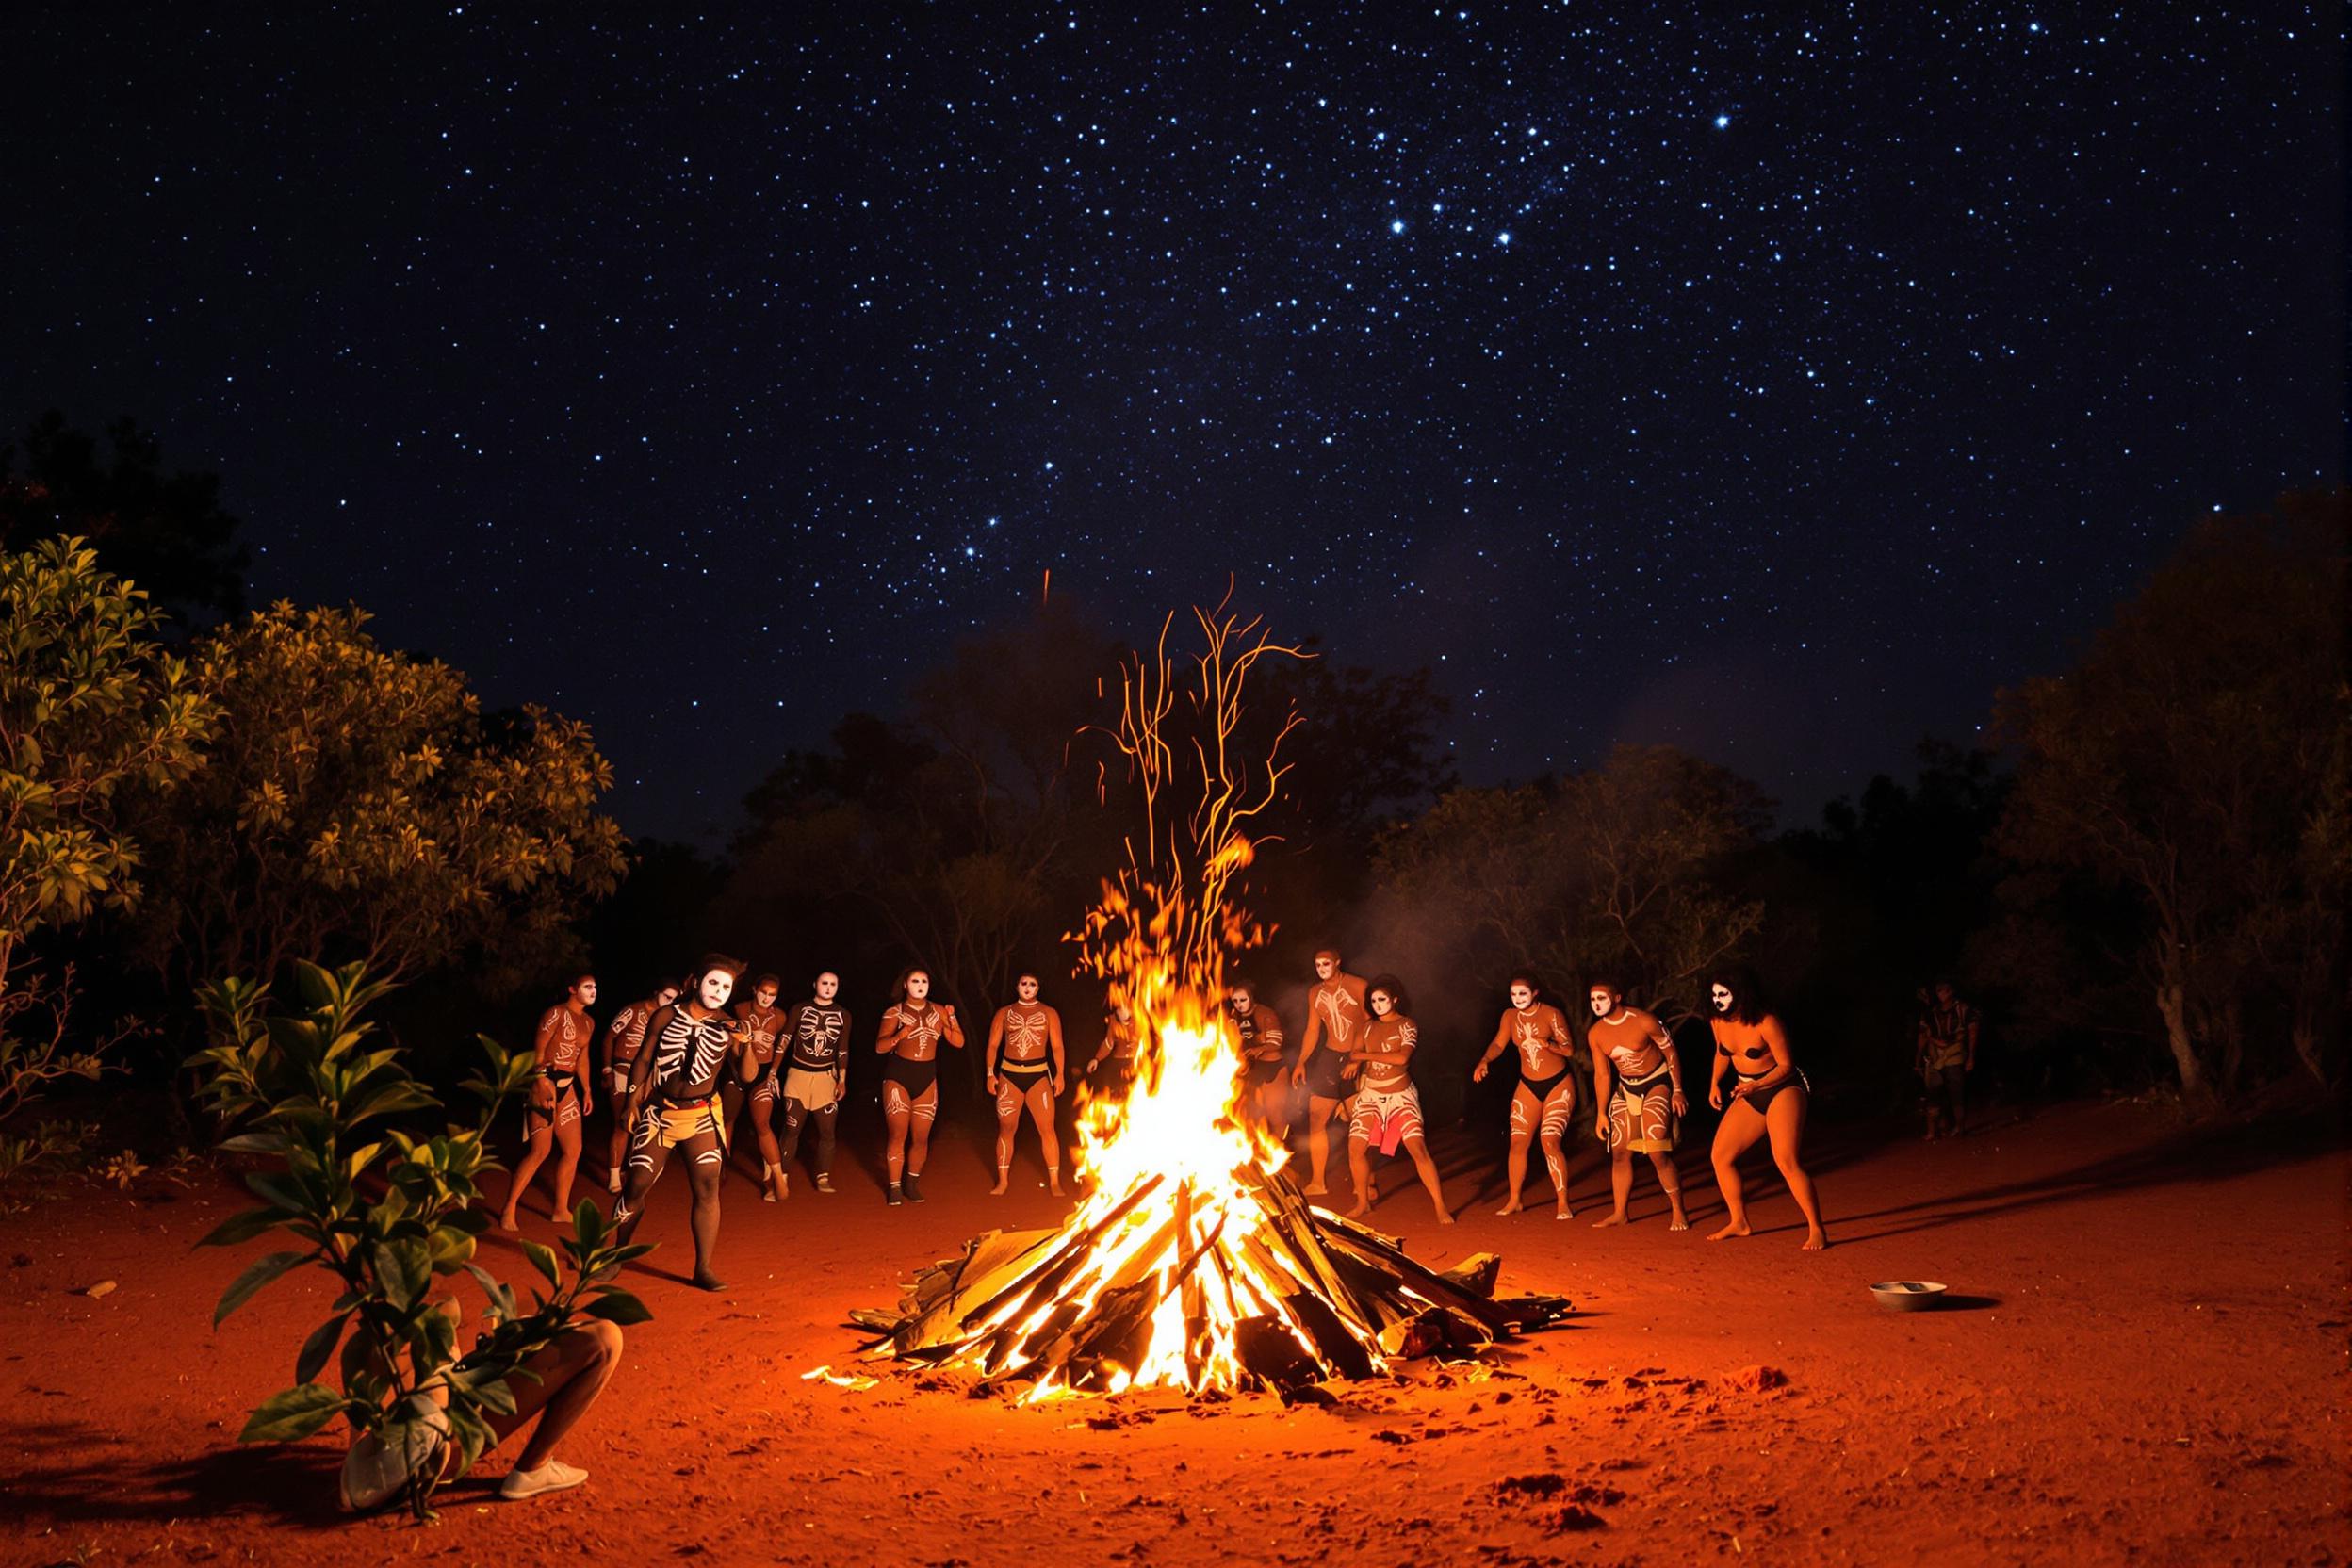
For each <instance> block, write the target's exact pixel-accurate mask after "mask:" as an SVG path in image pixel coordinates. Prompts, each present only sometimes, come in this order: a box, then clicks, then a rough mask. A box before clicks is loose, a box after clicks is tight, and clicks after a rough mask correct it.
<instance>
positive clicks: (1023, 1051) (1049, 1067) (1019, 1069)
mask: <svg viewBox="0 0 2352 1568" xmlns="http://www.w3.org/2000/svg"><path fill="white" fill-rule="evenodd" d="M1013 991H1014V994H1015V995H1017V996H1018V997H1020V999H1021V1000H1020V1001H1018V1002H1008V1003H1006V1004H1005V1005H1004V1006H1002V1007H999V1008H998V1009H997V1010H996V1017H995V1018H993V1019H991V1020H990V1021H988V1093H989V1094H990V1095H991V1096H993V1097H994V1098H995V1100H996V1185H994V1186H992V1187H990V1188H989V1189H988V1195H989V1196H990V1197H992V1198H1001V1197H1003V1196H1004V1195H1005V1187H1006V1186H1007V1185H1009V1184H1011V1182H1012V1177H1013V1144H1014V1140H1015V1139H1017V1138H1018V1137H1019V1136H1020V1135H1021V1110H1022V1108H1023V1107H1024V1106H1025V1107H1027V1109H1028V1112H1029V1119H1030V1121H1031V1122H1033V1123H1034V1124H1035V1125H1036V1126H1037V1145H1038V1148H1039V1149H1040V1150H1041V1151H1043V1152H1044V1154H1045V1183H1046V1186H1047V1187H1048V1188H1049V1189H1050V1190H1051V1191H1052V1192H1053V1194H1054V1197H1056V1198H1059V1197H1061V1196H1062V1140H1061V1139H1060V1138H1059V1137H1058V1136H1057V1135H1055V1134H1054V1101H1056V1100H1057V1099H1059V1098H1060V1097H1061V1092H1062V1015H1061V1014H1060V1013H1059V1012H1057V1011H1055V1010H1054V1008H1052V1007H1049V1006H1047V1005H1045V1004H1044V1003H1042V1002H1039V1001H1038V1000H1037V976H1036V975H1034V974H1030V973H1027V972H1023V973H1022V974H1021V975H1020V976H1019V977H1017V978H1016V979H1015V980H1014V982H1013Z"/></svg>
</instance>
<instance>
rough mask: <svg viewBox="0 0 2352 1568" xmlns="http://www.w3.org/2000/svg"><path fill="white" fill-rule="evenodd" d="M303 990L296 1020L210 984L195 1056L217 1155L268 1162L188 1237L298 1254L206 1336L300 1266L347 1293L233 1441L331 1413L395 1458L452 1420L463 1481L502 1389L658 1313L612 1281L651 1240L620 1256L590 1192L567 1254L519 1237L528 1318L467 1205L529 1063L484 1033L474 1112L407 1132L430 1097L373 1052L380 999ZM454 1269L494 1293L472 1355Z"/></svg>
mask: <svg viewBox="0 0 2352 1568" xmlns="http://www.w3.org/2000/svg"><path fill="white" fill-rule="evenodd" d="M296 983H297V986H298V988H299V989H300V992H301V1000H302V1010H301V1011H299V1012H276V1011H271V1010H269V1008H268V1003H269V988H268V987H266V986H262V985H257V984H254V983H253V982H250V981H245V980H224V981H221V982H220V983H219V984H217V985H213V986H207V987H205V988H204V991H203V993H202V1000H203V1003H204V1011H205V1014H206V1017H207V1020H208V1022H209V1024H210V1028H211V1033H212V1037H213V1040H214V1043H213V1044H212V1046H211V1047H210V1048H208V1049H207V1050H204V1051H203V1052H201V1053H199V1054H198V1055H197V1056H196V1057H195V1058H194V1063H195V1065H196V1066H197V1067H198V1068H199V1070H201V1072H202V1073H203V1076H204V1086H203V1093H204V1096H205V1098H206V1100H207V1101H208V1102H209V1103H211V1104H212V1106H213V1108H214V1109H215V1110H216V1111H217V1112H219V1113H220V1115H221V1123H222V1125H223V1126H224V1127H228V1128H233V1129H242V1130H241V1131H237V1132H236V1133H235V1135H233V1136H231V1137H229V1138H227V1139H225V1140H224V1141H223V1142H222V1143H221V1149H222V1150H224V1151H227V1152H242V1153H250V1154H258V1155H262V1156H265V1157H267V1158H268V1159H269V1160H270V1165H271V1168H268V1169H263V1170H257V1171H254V1172H252V1173H251V1174H249V1175H247V1176H246V1178H245V1184H246V1185H247V1186H248V1187H250V1188H252V1189H253V1193H254V1195H255V1196H256V1197H258V1198H260V1199H261V1200H262V1206H261V1207H260V1208H257V1209H252V1210H249V1211H247V1212H246V1213H244V1214H241V1215H238V1216H237V1217H235V1218H233V1219H231V1220H229V1221H228V1222H227V1223H226V1224H224V1225H222V1226H221V1228H220V1229H218V1230H216V1231H214V1232H213V1233H211V1234H210V1235H208V1236H206V1237H204V1240H203V1241H202V1242H201V1243H199V1245H200V1246H206V1247H228V1246H234V1245H236V1244H237V1243H239V1242H244V1241H249V1240H251V1239H253V1237H255V1236H258V1235H262V1234H264V1233H268V1232H271V1231H282V1232H285V1233H287V1234H288V1235H290V1236H292V1237H293V1238H295V1239H296V1240H297V1241H298V1242H300V1243H301V1244H302V1245H301V1246H299V1247H296V1248H292V1249H288V1250H284V1251H277V1252H270V1253H268V1254H267V1255H265V1256H263V1257H260V1258H257V1259H255V1260H254V1261H253V1265H252V1266H250V1267H248V1268H247V1269H246V1270H245V1271H244V1272H243V1273H241V1274H239V1275H238V1276H237V1279H236V1281H235V1282H232V1283H231V1284H230V1286H229V1288H228V1289H227V1291H226V1292H224V1293H223V1294H222V1295H221V1303H220V1305H219V1306H218V1307H217V1308H216V1309H215V1310H214V1313H213V1323H214V1326H215V1327H216V1328H217V1327H218V1326H219V1325H220V1324H221V1322H222V1321H223V1320H224V1319H226V1318H227V1317H228V1315H229V1314H231V1313H233V1312H235V1311H236V1310H237V1308H238V1307H240V1306H242V1305H243V1304H244V1303H245V1302H246V1301H247V1300H249V1299H251V1298H252V1297H253V1294H254V1293H255V1292H256V1291H258V1290H260V1289H261V1288H262V1287H263V1286H264V1285H266V1284H268V1283H270V1282H271V1281H272V1280H275V1279H278V1278H280V1277H281V1276H283V1275H286V1274H288V1273H291V1272H292V1271H293V1270H295V1269H297V1268H300V1267H302V1266H304V1265H311V1266H317V1267H319V1268H323V1269H325V1270H327V1271H328V1272H329V1273H331V1274H333V1275H334V1276H335V1279H336V1280H337V1281H338V1282H340V1283H341V1285H342V1287H343V1288H342V1291H341V1293H340V1294H339V1295H338V1296H337V1297H336V1299H335V1303H334V1305H333V1306H332V1307H331V1308H330V1309H329V1312H330V1315H329V1316H328V1318H327V1320H326V1321H325V1322H323V1323H321V1324H319V1327H318V1328H317V1329H315V1330H313V1331H311V1334H310V1336H309V1337H308V1338H307V1339H305V1340H304V1341H303V1342H302V1348H301V1350H300V1351H299V1352H298V1353H297V1354H296V1356H295V1359H294V1383H295V1386H293V1387H291V1388H288V1389H285V1390H283V1391H282V1392H280V1393H277V1394H274V1395H272V1396H270V1397H269V1398H268V1399H266V1400H264V1401H263V1402H262V1404H261V1406H260V1407H259V1408H258V1409H256V1410H255V1411H254V1412H253V1416H252V1418H251V1419H250V1420H248V1421H247V1422H246V1424H245V1429H244V1431H243V1432H241V1433H240V1434H239V1436H238V1441H239V1442H243V1443H279V1442H288V1441H291V1440H293V1439H296V1438H301V1437H307V1436H309V1435H310V1434H311V1433H313V1432H316V1431H318V1430H319V1429H320V1428H322V1427H324V1426H325V1425H326V1424H327V1423H328V1422H330V1421H332V1420H333V1419H334V1418H335V1416H337V1415H341V1416H342V1417H344V1418H345V1420H347V1421H348V1422H349V1423H350V1424H351V1427H352V1429H354V1430H355V1431H359V1432H374V1433H376V1434H378V1436H379V1437H380V1438H381V1439H382V1440H383V1441H384V1443H386V1444H387V1445H389V1446H393V1447H395V1448H396V1449H401V1450H403V1451H406V1450H408V1449H409V1447H410V1446H411V1445H415V1446H417V1448H419V1449H421V1448H422V1447H425V1446H430V1445H431V1443H432V1441H433V1434H432V1433H429V1432H428V1430H427V1429H428V1428H430V1429H433V1432H437V1430H438V1424H439V1422H440V1421H441V1420H443V1419H446V1421H447V1422H448V1427H449V1438H450V1440H451V1441H452V1442H454V1443H455V1444H456V1445H457V1446H458V1450H459V1455H460V1460H459V1463H458V1464H457V1465H456V1467H455V1468H454V1470H453V1471H452V1477H454V1476H457V1475H463V1474H464V1473H465V1472H466V1469H467V1468H469V1467H470V1466H471V1465H472V1464H473V1462H474V1461H475V1459H476V1458H477V1457H479V1456H480V1454H481V1453H482V1449H483V1448H485V1447H486V1446H489V1444H490V1442H491V1440H492V1437H493V1433H492V1432H491V1430H490V1428H489V1427H488V1425H487V1424H486V1423H485V1420H484V1418H485V1417H486V1416H488V1415H493V1414H508V1413H513V1411H514V1409H515V1397H514V1394H513V1391H512V1390H511V1389H510V1387H509V1385H508V1379H509V1378H510V1377H511V1376H514V1375H516V1368H517V1366H518V1365H519V1364H521V1363H522V1362H523V1361H524V1360H526V1359H527V1358H529V1357H530V1356H531V1355H532V1354H533V1353H535V1352H536V1351H538V1350H539V1349H540V1348H542V1347H544V1346H546V1345H547V1343H548V1342H549V1341H550V1340H552V1339H553V1338H554V1337H555V1336H556V1335H557V1334H558V1333H559V1332H561V1331H563V1329H564V1326H565V1325H566V1324H567V1323H569V1322H570V1321H571V1320H572V1318H573V1317H574V1316H575V1315H586V1316H590V1317H601V1318H604V1319H606V1320H607V1321H609V1322H613V1323H616V1324H629V1323H639V1322H643V1321H645V1319H646V1318H647V1317H648V1316H650V1314H649V1313H647V1312H646V1310H645V1306H644V1305H643V1304H642V1303H641V1302H640V1301H639V1300H638V1299H637V1298H636V1297H634V1296H633V1295H631V1294H629V1292H628V1291H626V1290H623V1289H621V1288H619V1287H618V1286H616V1285H614V1284H612V1283H610V1280H611V1279H612V1276H613V1274H614V1272H615V1271H616V1270H617V1269H618V1268H619V1266H620V1265H621V1264H622V1263H624V1262H626V1261H627V1260H629V1259H630V1258H633V1257H636V1256H638V1255H640V1254H642V1253H644V1252H645V1251H646V1250H648V1249H646V1248H645V1247H643V1246H630V1247H621V1246H616V1245H614V1244H613V1240H612V1238H611V1233H609V1232H608V1230H607V1229H606V1226H605V1222H604V1218H603V1217H602V1216H601V1215H600V1214H598V1212H597V1211H596V1205H595V1204H594V1203H592V1202H587V1201H582V1202H581V1203H580V1207H579V1209H578V1211H577V1212H576V1213H575V1214H574V1215H573V1216H572V1234H571V1235H570V1236H568V1237H566V1238H564V1242H563V1250H564V1257H563V1258H561V1259H559V1258H558V1256H557V1254H556V1252H555V1250H553V1249H551V1248H547V1247H543V1246H541V1245H539V1244H538V1243H536V1242H530V1241H526V1242H524V1243H523V1250H524V1251H525V1253H526V1254H527V1255H528V1256H529V1257H530V1259H531V1265H532V1266H533V1267H534V1268H536V1269H537V1270H538V1272H539V1273H540V1275H541V1276H542V1277H543V1278H544V1279H545V1281H546V1285H547V1288H546V1289H545V1290H541V1289H539V1288H537V1287H536V1286H534V1287H533V1288H532V1290H531V1305H530V1307H529V1308H528V1309H526V1308H525V1307H524V1306H523V1305H522V1304H521V1303H520V1302H519V1301H518V1300H517V1299H516V1296H515V1290H514V1288H513V1287H512V1286H509V1285H505V1284H501V1283H500V1282H498V1280H496V1279H494V1278H492V1277H491V1275H490V1274H489V1273H488V1272H487V1271H486V1270H484V1269H483V1268H482V1267H481V1266H479V1265H477V1264H476V1263H475V1262H474V1261H473V1258H474V1248H475V1240H476V1238H477V1237H478V1236H479V1235H480V1234H481V1233H482V1231H483V1230H484V1229H485V1228H487V1226H488V1224H489V1216H488V1215H487V1213H486V1212H484V1211H483V1210H482V1209H481V1208H478V1207H477V1206H476V1200H477V1199H478V1198H479V1197H480V1186H479V1184H480V1181H481V1178H482V1173H483V1172H485V1171H488V1170H492V1169H496V1168H498V1165H497V1162H496V1161H495V1160H493V1159H492V1158H491V1156H490V1153H489V1151H488V1149H487V1148H486V1147H485V1142H484V1139H485V1135H486V1134H487V1132H488V1130H489V1127H490V1124H491V1121H492V1119H493V1118H494V1117H495V1116H496V1115H497V1114H498V1109H499V1107H500V1106H502V1105H503V1104H504V1103H506V1102H507V1101H508V1100H509V1099H510V1098H512V1097H513V1096H515V1095H516V1094H518V1093H520V1092H521V1091H522V1090H523V1089H524V1088H525V1087H526V1086H528V1085H529V1084H530V1082H531V1074H532V1072H533V1071H534V1070H536V1067H537V1062H536V1058H535V1057H534V1056H533V1054H531V1053H530V1052H527V1051H526V1052H518V1053H515V1054H508V1053H507V1052H506V1051H504V1050H503V1049H501V1048H500V1047H499V1046H498V1042H497V1041H495V1040H492V1039H490V1038H489V1037H486V1036H480V1037H477V1038H478V1039H479V1040H480V1042H481V1045H482V1051H483V1053H484V1054H485V1056H486V1063H485V1069H484V1070H483V1071H482V1073H481V1074H480V1075H478V1076H476V1077H474V1078H470V1079H468V1080H467V1081H466V1085H465V1087H466V1089H467V1090H468V1091H470V1092H471V1093H472V1094H473V1095H474V1096H475V1097H476V1098H477V1099H478V1100H479V1101H480V1102H481V1104H482V1109H481V1112H480V1114H479V1116H478V1117H477V1119H475V1121H474V1122H473V1123H472V1124H471V1125H460V1124H458V1123H455V1122H450V1123H449V1124H447V1126H446V1127H445V1129H444V1131H443V1132H442V1133H440V1134H439V1135H435V1136H433V1137H417V1136H414V1135H411V1134H409V1133H407V1132H405V1131H402V1130H401V1129H400V1126H398V1125H396V1124H394V1121H393V1119H395V1118H410V1119H413V1118H414V1117H415V1116H416V1114H417V1113H421V1112H427V1111H432V1110H434V1109H437V1108H439V1105H440V1102H439V1101H437V1100H436V1099H435V1098H434V1097H433V1094H432V1093H431V1092H429V1091H428V1090H427V1089H426V1088H425V1086H423V1085H421V1084H419V1083H417V1081H416V1080H415V1079H414V1078H412V1077H411V1076H410V1075H409V1074H408V1072H407V1070H405V1069H404V1068H402V1067H401V1066H400V1060H399V1053H398V1052H397V1051H396V1050H393V1049H389V1048H385V1047H384V1046H381V1045H378V1044H373V1043H371V1040H370V1037H371V1035H372V1034H373V1029H374V1026H373V1024H371V1023H369V1022H368V1021H365V1020H364V1019H363V1018H362V1016H361V1015H362V1014H363V1012H364V1011H365V1010H366V1009H367V1008H368V1006H369V1005H372V1004H374V1003H375V1002H377V1001H378V1000H379V999H381V998H382V997H383V996H384V993H385V992H386V991H387V990H388V989H390V987H389V986H388V985H386V984H384V982H381V981H373V980H370V979H368V974H367V970H366V966H365V965H362V964H351V965H347V966H345V967H344V968H342V969H339V970H335V971H332V972H330V971H328V970H324V969H321V968H319V967H318V966H317V965H313V964H299V965H297V966H296ZM281 1162H282V1164H281ZM460 1271H463V1272H465V1273H467V1274H470V1275H471V1276H472V1277H473V1278H474V1280H475V1281H476V1282H478V1283H480V1285H481V1286H482V1292H483V1294H484V1295H485V1296H486V1297H487V1298H488V1299H489V1307H488V1311H487V1314H486V1315H485V1328H484V1331H483V1332H482V1334H481V1335H480V1336H479V1337H478V1338H477V1339H476V1341H475V1344H474V1346H473V1348H471V1349H470V1350H467V1351H466V1352H464V1353H463V1354H461V1353H460V1352H459V1350H458V1348H457V1338H458V1331H459V1323H458V1319H457V1318H456V1316H455V1315H453V1313H452V1312H451V1311H450V1310H449V1308H448V1307H447V1306H446V1305H445V1304H444V1303H442V1302H438V1301H435V1300H433V1299H432V1293H433V1281H434V1279H435V1278H437V1277H447V1276H452V1275H455V1274H457V1273H459V1272H460ZM338 1350H339V1352H340V1355H339V1360H338ZM330 1361H337V1362H338V1365H339V1372H340V1381H341V1385H342V1386H341V1387H340V1388H339V1389H338V1388H336V1387H335V1386H334V1385H332V1384H329V1383H326V1382H322V1381H320V1380H319V1374H320V1373H321V1372H323V1371H324V1370H325V1369H326V1366H327V1364H328V1363H329V1362H330ZM521 1375H522V1376H525V1377H528V1376H530V1374H529V1373H523V1374H521ZM439 1468H440V1467H439V1466H438V1465H433V1464H425V1465H420V1466H419V1467H418V1468H417V1473H416V1475H415V1477H414V1478H413V1479H412V1482H411V1484H410V1489H409V1504H410V1508H411V1510H412V1511H414V1512H415V1513H416V1515H417V1517H418V1518H419V1519H422V1518H426V1517H429V1516H430V1507H429V1499H430V1497H431V1495H432V1494H433V1489H434V1488H435V1487H436V1486H438V1485H439V1484H440V1482H441V1480H442V1477H441V1475H440V1474H439Z"/></svg>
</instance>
